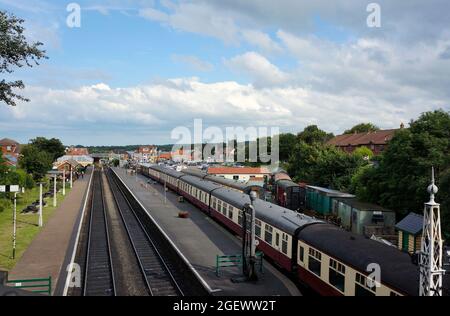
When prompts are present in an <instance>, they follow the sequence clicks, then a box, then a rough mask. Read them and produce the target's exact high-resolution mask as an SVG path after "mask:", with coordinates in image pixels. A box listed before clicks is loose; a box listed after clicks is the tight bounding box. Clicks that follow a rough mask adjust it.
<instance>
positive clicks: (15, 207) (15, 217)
mask: <svg viewBox="0 0 450 316" xmlns="http://www.w3.org/2000/svg"><path fill="white" fill-rule="evenodd" d="M16 235H17V192H14V211H13V253H12V258H13V259H16Z"/></svg>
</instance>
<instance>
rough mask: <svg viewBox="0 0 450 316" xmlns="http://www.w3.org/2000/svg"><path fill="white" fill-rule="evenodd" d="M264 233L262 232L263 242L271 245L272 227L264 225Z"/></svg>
mask: <svg viewBox="0 0 450 316" xmlns="http://www.w3.org/2000/svg"><path fill="white" fill-rule="evenodd" d="M265 226H266V228H265V231H264V240H265V242H266V243H268V244H272V233H273V227H272V226H270V225H267V224H266V225H265Z"/></svg>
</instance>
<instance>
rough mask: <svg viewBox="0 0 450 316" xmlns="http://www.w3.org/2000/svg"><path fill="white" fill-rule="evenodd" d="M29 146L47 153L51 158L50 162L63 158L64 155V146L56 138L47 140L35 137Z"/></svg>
mask: <svg viewBox="0 0 450 316" xmlns="http://www.w3.org/2000/svg"><path fill="white" fill-rule="evenodd" d="M30 144H31V145H33V146H34V147H36V148H37V149H38V150H40V151H45V152H47V153H49V154H50V155H51V157H52V161H55V160H56V159H58V158H59V157H62V156H64V153H65V147H64V145H63V144H62V143H61V141H60V140H59V139H57V138H52V139H47V138H45V137H37V138H35V139H32V140H31V141H30Z"/></svg>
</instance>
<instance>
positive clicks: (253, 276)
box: [248, 191, 258, 281]
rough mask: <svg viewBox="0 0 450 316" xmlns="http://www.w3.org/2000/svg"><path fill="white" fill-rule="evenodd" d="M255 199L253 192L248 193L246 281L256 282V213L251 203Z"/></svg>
mask: <svg viewBox="0 0 450 316" xmlns="http://www.w3.org/2000/svg"><path fill="white" fill-rule="evenodd" d="M256 199H257V195H256V192H255V191H251V192H250V202H251V204H250V206H249V208H250V210H251V216H252V217H251V227H250V260H249V268H248V279H249V281H256V280H258V276H257V275H256V268H255V265H256V234H255V225H256V221H255V220H256V218H255V217H256V211H255V207H254V205H253V203H254V202H255V200H256Z"/></svg>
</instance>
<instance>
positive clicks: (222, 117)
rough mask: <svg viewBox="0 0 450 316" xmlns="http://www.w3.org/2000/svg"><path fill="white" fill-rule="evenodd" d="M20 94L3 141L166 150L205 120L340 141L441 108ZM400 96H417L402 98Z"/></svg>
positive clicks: (119, 91)
mask: <svg viewBox="0 0 450 316" xmlns="http://www.w3.org/2000/svg"><path fill="white" fill-rule="evenodd" d="M25 92H26V95H27V96H28V97H30V98H31V99H32V102H30V103H21V104H20V105H19V106H17V107H15V108H13V107H7V106H4V105H3V106H0V133H1V134H2V135H8V133H9V132H10V129H11V124H13V126H16V127H17V126H21V131H20V132H21V133H22V134H24V135H27V136H24V137H28V138H31V137H35V136H36V135H38V134H39V135H45V136H47V135H48V136H52V137H61V138H62V139H63V141H64V142H65V143H66V144H70V143H73V144H75V143H76V144H78V143H87V144H102V143H103V144H105V143H108V144H130V143H154V142H162V143H170V142H171V140H170V131H171V130H172V129H173V128H174V127H176V126H189V125H192V123H193V120H194V119H195V118H202V119H203V120H204V124H205V126H211V125H214V126H219V127H226V126H279V127H281V130H291V131H299V130H301V129H302V128H303V127H305V126H306V125H308V124H318V125H319V126H321V127H322V128H324V129H326V130H328V131H330V132H335V133H338V132H341V131H343V130H344V129H346V128H348V127H351V126H352V125H354V124H356V123H360V122H366V121H371V122H373V123H375V124H377V125H379V126H380V127H384V128H395V127H398V126H399V125H400V123H401V122H405V123H407V122H408V121H409V120H410V119H411V118H416V117H418V115H419V114H420V113H421V112H423V111H427V110H431V109H434V108H438V107H444V106H445V103H443V102H442V100H440V99H438V98H433V96H432V95H427V94H420V93H419V94H416V95H415V97H414V98H408V99H406V98H405V99H400V100H399V102H398V103H396V104H395V106H394V105H393V104H392V103H391V102H390V101H389V100H388V99H387V98H383V97H374V95H373V94H371V95H364V94H355V93H344V94H333V93H327V92H323V91H317V90H311V89H308V88H302V87H292V86H290V87H272V88H265V89H257V88H255V87H253V86H252V85H242V84H238V83H236V82H232V81H230V82H218V83H210V84H207V83H202V82H200V81H199V80H198V79H195V78H179V79H173V80H167V81H164V82H160V83H155V84H149V85H142V86H137V87H131V88H111V87H109V86H108V85H106V84H97V85H93V86H85V87H81V88H78V89H60V90H55V89H48V88H40V87H29V88H27V89H26V91H25ZM403 92H404V93H408V94H410V93H416V92H417V91H400V92H399V93H403ZM447 109H448V107H447ZM27 140H28V139H23V140H20V141H27Z"/></svg>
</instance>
